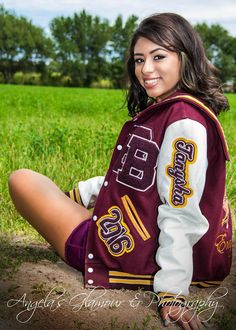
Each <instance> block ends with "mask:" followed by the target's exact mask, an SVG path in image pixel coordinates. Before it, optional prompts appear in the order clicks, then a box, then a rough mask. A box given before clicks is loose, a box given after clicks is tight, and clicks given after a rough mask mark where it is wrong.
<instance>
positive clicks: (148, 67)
mask: <svg viewBox="0 0 236 330" xmlns="http://www.w3.org/2000/svg"><path fill="white" fill-rule="evenodd" d="M153 71H154V64H153V61H152V60H151V59H146V60H145V61H144V63H143V66H142V73H143V74H148V73H152V72H153Z"/></svg>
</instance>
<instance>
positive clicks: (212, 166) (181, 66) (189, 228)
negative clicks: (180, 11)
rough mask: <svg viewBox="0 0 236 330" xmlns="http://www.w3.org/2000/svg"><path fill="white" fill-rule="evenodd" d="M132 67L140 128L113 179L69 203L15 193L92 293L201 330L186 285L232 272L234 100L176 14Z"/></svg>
mask: <svg viewBox="0 0 236 330" xmlns="http://www.w3.org/2000/svg"><path fill="white" fill-rule="evenodd" d="M127 67H128V75H129V80H130V86H129V93H128V97H127V104H128V109H129V113H130V115H131V116H132V117H133V118H132V120H130V121H128V122H127V123H125V125H124V127H123V128H122V130H121V133H120V135H119V138H118V140H117V143H116V146H115V149H114V152H113V156H112V159H111V163H110V166H109V169H108V171H107V173H106V176H105V177H95V178H92V179H88V180H87V181H81V182H79V184H78V187H77V188H75V189H74V190H72V191H71V192H69V193H67V195H68V196H69V197H71V198H67V196H66V195H65V194H64V193H63V192H62V191H61V190H60V189H59V188H58V187H57V186H56V185H55V184H54V183H53V182H52V181H51V180H50V179H48V178H47V177H45V176H43V175H41V174H38V173H35V172H33V171H30V170H18V171H16V172H14V173H13V174H12V175H11V177H10V179H9V187H10V194H11V197H12V200H13V202H14V204H15V206H16V208H17V210H18V211H19V213H20V214H21V215H22V216H23V217H25V218H26V219H27V220H28V221H29V222H30V223H31V224H32V225H33V226H34V227H35V228H36V229H37V230H38V231H39V232H40V233H41V234H42V236H43V237H45V239H46V240H47V241H48V242H50V243H51V244H52V245H53V246H54V248H55V249H56V250H57V252H58V253H59V255H60V256H61V257H62V258H63V259H64V260H65V261H66V262H67V263H68V264H70V265H71V266H73V267H75V268H76V269H78V270H81V271H83V272H84V280H85V287H88V288H89V287H104V288H123V287H124V288H132V289H136V288H138V287H143V288H146V289H151V290H152V291H154V292H155V293H156V294H157V297H158V307H159V310H160V314H161V317H162V319H163V320H164V321H165V324H167V323H168V321H171V320H172V321H176V322H178V324H179V325H181V326H182V328H184V329H199V328H200V326H201V322H200V320H199V319H198V317H197V316H196V315H194V313H193V312H192V311H191V310H190V309H188V308H187V307H186V304H185V296H187V295H188V293H189V286H190V285H191V284H197V285H202V286H204V287H205V286H210V285H219V284H220V283H221V281H222V280H223V279H224V278H225V277H226V276H227V275H228V273H229V271H230V265H231V250H232V247H231V243H232V241H231V239H232V237H231V230H232V229H231V217H230V211H229V207H228V203H227V199H226V194H225V176H226V172H225V163H226V160H228V159H229V156H228V149H227V144H226V142H225V138H224V135H223V131H222V128H221V126H220V124H219V122H218V120H217V117H216V115H217V114H219V113H220V111H222V110H226V109H227V108H228V102H227V100H226V98H225V97H224V95H223V93H222V91H221V88H220V84H219V82H218V80H217V79H216V77H215V69H214V67H213V66H212V65H211V64H210V63H209V61H208V60H207V58H206V56H205V53H204V49H203V46H202V43H201V41H200V39H199V37H198V35H197V33H196V32H195V31H194V29H193V28H192V27H191V25H190V24H189V23H188V22H187V21H186V20H185V19H184V18H182V17H181V16H179V15H176V14H172V13H164V14H156V15H153V16H150V17H148V18H146V19H145V20H143V21H142V22H141V24H140V25H139V27H138V28H137V30H136V31H135V32H134V34H133V37H132V40H131V45H130V55H129V59H128V66H127ZM91 208H94V209H93V212H91V211H90V209H91Z"/></svg>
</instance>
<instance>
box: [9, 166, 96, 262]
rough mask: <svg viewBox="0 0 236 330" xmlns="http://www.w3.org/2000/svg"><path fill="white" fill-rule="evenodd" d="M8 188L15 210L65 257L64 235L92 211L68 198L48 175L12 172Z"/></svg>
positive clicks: (26, 171)
mask: <svg viewBox="0 0 236 330" xmlns="http://www.w3.org/2000/svg"><path fill="white" fill-rule="evenodd" d="M9 191H10V195H11V198H12V200H13V203H14V205H15V207H16V209H17V210H18V212H19V213H20V214H21V215H22V216H23V217H24V218H25V219H27V221H28V222H29V223H30V224H31V225H32V226H33V227H34V228H35V229H36V230H37V231H38V232H39V233H40V234H41V235H42V236H43V237H44V238H45V239H46V240H47V241H48V242H49V243H50V244H51V245H52V246H53V247H54V248H55V249H56V251H57V252H58V253H59V255H60V256H61V257H62V258H63V259H65V243H66V241H67V238H68V237H69V235H70V234H71V232H72V231H73V230H74V229H75V227H77V226H78V225H79V224H80V223H81V222H83V221H84V220H86V219H88V218H89V217H90V216H91V213H90V212H89V211H88V210H87V209H86V208H84V207H83V206H81V205H79V204H77V203H75V202H74V201H73V200H71V199H70V198H68V197H67V196H66V195H65V194H64V193H63V192H62V191H61V190H60V189H59V188H58V187H57V185H56V184H55V183H54V182H52V181H51V180H50V179H49V178H48V177H46V176H44V175H42V174H39V173H37V172H34V171H31V170H26V169H22V170H17V171H15V172H13V173H12V174H11V176H10V178H9Z"/></svg>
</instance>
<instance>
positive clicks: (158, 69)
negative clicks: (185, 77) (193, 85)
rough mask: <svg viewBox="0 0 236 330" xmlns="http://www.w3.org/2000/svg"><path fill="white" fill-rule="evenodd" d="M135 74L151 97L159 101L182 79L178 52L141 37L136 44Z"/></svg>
mask: <svg viewBox="0 0 236 330" xmlns="http://www.w3.org/2000/svg"><path fill="white" fill-rule="evenodd" d="M134 62H135V75H136V77H137V79H138V81H139V83H140V84H141V85H142V86H143V88H145V90H146V92H147V95H148V96H149V97H153V98H155V99H156V100H157V101H161V100H162V99H164V98H166V97H167V96H169V95H170V94H171V93H172V92H173V91H174V90H175V89H176V87H177V84H178V82H179V79H180V66H181V63H180V59H179V56H178V54H177V53H175V52H172V51H169V50H168V49H166V48H164V47H162V46H159V45H158V44H156V43H154V42H152V41H150V40H149V39H146V38H143V37H140V38H139V39H138V41H137V42H136V44H135V46H134Z"/></svg>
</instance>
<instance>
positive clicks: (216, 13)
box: [0, 0, 236, 35]
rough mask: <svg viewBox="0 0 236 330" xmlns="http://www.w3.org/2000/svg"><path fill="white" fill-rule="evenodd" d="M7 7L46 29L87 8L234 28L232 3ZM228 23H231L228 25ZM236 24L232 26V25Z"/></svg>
mask: <svg viewBox="0 0 236 330" xmlns="http://www.w3.org/2000/svg"><path fill="white" fill-rule="evenodd" d="M0 2H1V3H3V4H4V5H5V7H6V8H9V9H14V10H15V11H16V12H17V13H19V14H21V15H26V16H27V17H31V18H32V19H33V22H34V23H37V24H39V25H42V26H46V25H47V24H48V21H50V20H51V19H52V18H53V17H55V16H58V15H66V16H67V15H72V14H73V13H74V12H75V11H77V12H80V11H81V10H82V9H86V10H87V11H88V12H89V13H91V14H93V15H98V16H100V17H103V18H108V19H110V20H111V21H112V20H114V19H115V18H116V17H117V15H118V14H122V16H123V17H124V18H127V17H128V16H129V15H131V14H135V15H137V16H138V17H140V18H143V17H145V16H148V15H150V14H152V13H154V12H166V11H169V12H176V13H178V14H180V15H183V16H184V17H186V18H187V19H188V20H189V21H190V22H192V23H196V22H203V21H205V22H210V23H219V24H221V22H223V25H224V24H225V26H226V27H228V28H230V29H231V30H233V29H234V34H235V35H236V26H234V27H233V23H232V22H233V20H234V22H235V21H236V1H235V0H224V1H222V0H208V1H205V0H182V1H180V0H179V1H165V2H164V1H161V2H160V1H157V0H149V1H144V0H135V1H133V0H132V1H127V0H111V1H108V0H91V1H87V0H56V1H55V0H37V1H32V0H31V1H29V0H20V1H19V0H18V1H17V0H0ZM230 22H231V23H230ZM234 25H235V24H234Z"/></svg>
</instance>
